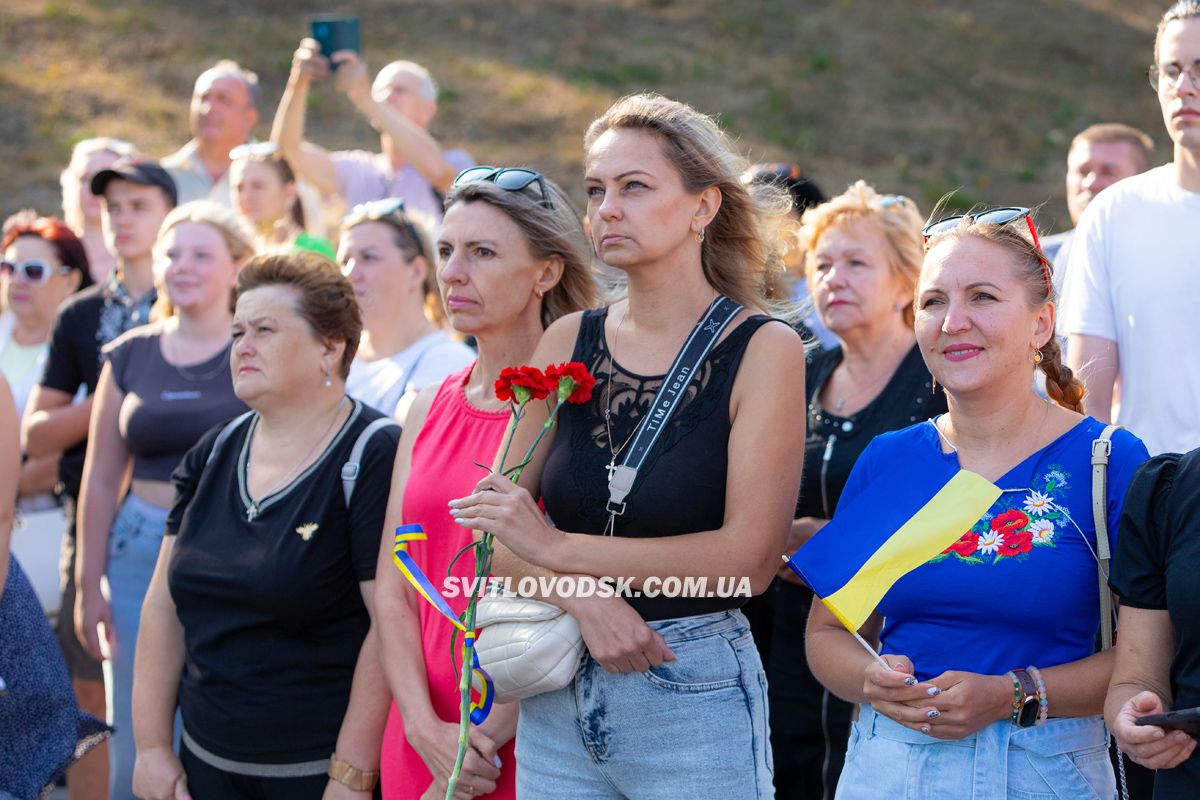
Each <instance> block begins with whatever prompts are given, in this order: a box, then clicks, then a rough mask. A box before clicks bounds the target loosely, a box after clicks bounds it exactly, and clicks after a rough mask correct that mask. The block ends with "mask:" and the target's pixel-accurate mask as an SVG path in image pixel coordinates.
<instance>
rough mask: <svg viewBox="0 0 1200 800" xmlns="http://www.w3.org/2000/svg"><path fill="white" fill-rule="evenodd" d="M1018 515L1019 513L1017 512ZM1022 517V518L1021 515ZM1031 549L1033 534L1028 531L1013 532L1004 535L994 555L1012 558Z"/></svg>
mask: <svg viewBox="0 0 1200 800" xmlns="http://www.w3.org/2000/svg"><path fill="white" fill-rule="evenodd" d="M1017 513H1020V512H1017ZM1022 516H1024V515H1023V514H1022ZM1032 549H1033V534H1032V533H1030V532H1029V531H1013V532H1012V533H1006V534H1004V542H1003V543H1002V544H1001V545H1000V547H999V548H997V550H996V554H997V555H1000V556H1004V557H1005V558H1012V557H1013V556H1018V555H1020V554H1021V553H1028V552H1029V551H1030V550H1032Z"/></svg>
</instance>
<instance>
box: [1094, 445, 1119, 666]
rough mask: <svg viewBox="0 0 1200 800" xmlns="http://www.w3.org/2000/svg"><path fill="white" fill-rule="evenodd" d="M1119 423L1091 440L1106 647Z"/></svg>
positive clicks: (1109, 630)
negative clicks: (1112, 473) (1113, 461)
mask: <svg viewBox="0 0 1200 800" xmlns="http://www.w3.org/2000/svg"><path fill="white" fill-rule="evenodd" d="M1117 427H1118V426H1116V425H1109V426H1107V427H1105V429H1104V430H1103V431H1102V432H1101V433H1100V436H1098V437H1097V438H1096V439H1095V441H1093V442H1092V519H1093V521H1094V522H1095V524H1096V568H1097V575H1098V579H1099V583H1100V642H1101V645H1102V647H1103V649H1104V650H1108V649H1109V648H1110V647H1112V641H1113V610H1112V591H1111V590H1110V589H1109V588H1108V562H1109V561H1110V560H1112V552H1111V549H1110V548H1109V546H1108V486H1107V482H1108V457H1109V455H1111V454H1112V436H1113V434H1114V433H1115V432H1116V430H1117Z"/></svg>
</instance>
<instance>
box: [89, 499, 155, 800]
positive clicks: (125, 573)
mask: <svg viewBox="0 0 1200 800" xmlns="http://www.w3.org/2000/svg"><path fill="white" fill-rule="evenodd" d="M166 521H167V509H165V508H159V507H158V506H155V505H151V504H150V503H147V502H146V501H145V500H140V499H138V498H137V497H134V496H133V495H129V496H128V497H126V498H125V502H124V503H122V504H121V508H120V510H119V511H117V518H116V519H114V520H113V524H112V529H111V530H110V531H109V534H108V572H107V575H108V591H109V603H110V604H111V605H112V615H113V627H114V628H116V637H115V638H116V641H115V645H114V647H113V651H112V653H111V655H110V657H109V658H108V659H106V660H105V661H104V691H105V693H106V695H107V701H108V724H109V725H112V726H113V729H114V733H113V737H112V739H111V740H110V741H109V743H108V758H109V770H110V774H109V786H110V792H111V794H110V797H111V800H133V762H134V757H135V755H136V751H135V748H134V744H133V710H132V707H131V702H132V697H133V654H134V650H135V649H136V647H137V634H138V624H139V623H140V622H141V616H142V600H143V599H144V598H145V597H146V589H148V588H149V587H150V576H151V575H153V574H154V565H155V564H156V563H157V562H158V551H159V549H161V547H162V537H163V530H164V526H165V524H166Z"/></svg>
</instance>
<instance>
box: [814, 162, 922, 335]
mask: <svg viewBox="0 0 1200 800" xmlns="http://www.w3.org/2000/svg"><path fill="white" fill-rule="evenodd" d="M801 219H802V222H803V226H802V227H801V228H800V245H801V247H802V248H803V249H804V251H805V257H804V260H805V277H806V279H807V280H808V283H809V288H810V289H811V288H812V279H813V274H814V273H815V272H816V268H817V260H816V249H817V245H818V244H819V243H820V241H821V237H822V236H824V235H825V234H826V233H827V232H828V231H829V230H830V229H832V228H836V227H838V226H841V225H846V224H849V223H853V222H860V221H861V222H865V223H867V224H868V225H871V226H872V227H874V228H875V230H877V231H879V233H880V234H882V235H883V241H884V243H885V245H886V249H885V256H886V258H887V265H888V267H889V269H891V272H892V275H894V276H895V277H896V279H897V280H898V281H900V283H901V285H902V286H904V287H905V288H906V289H907V290H908V294H914V293H915V291H916V288H917V279H918V277H919V276H920V274H921V261H922V260H923V259H924V257H925V250H924V246H923V241H922V238H921V228H922V226H923V223H922V221H921V214H920V212H919V211H918V210H917V206H916V204H915V203H913V201H912V200H909V199H908V198H907V197H902V196H901V195H880V194H879V193H878V192H876V191H875V189H874V187H872V186H870V185H869V184H867V183H865V182H863V181H856V182H854V183H853V184H851V185H850V187H849V188H848V189H846V191H844V192H843V193H841V194H839V195H838V196H837V197H835V198H833V199H832V200H830V201H829V202H827V203H822V204H821V205H819V206H817V207H816V208H810V209H809V210H808V211H805V212H804V216H803V217H802V218H801ZM914 316H915V313H914V309H913V307H912V305H911V304H909V305H908V306H906V307H905V309H904V322H905V324H907V325H908V327H910V328H911V327H912V326H913V319H914Z"/></svg>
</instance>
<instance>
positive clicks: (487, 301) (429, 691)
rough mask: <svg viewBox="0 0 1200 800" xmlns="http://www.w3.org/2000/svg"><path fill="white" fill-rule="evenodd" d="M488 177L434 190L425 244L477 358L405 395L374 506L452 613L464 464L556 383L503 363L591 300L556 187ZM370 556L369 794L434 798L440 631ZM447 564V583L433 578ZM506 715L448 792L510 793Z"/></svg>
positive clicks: (447, 768) (452, 729)
mask: <svg viewBox="0 0 1200 800" xmlns="http://www.w3.org/2000/svg"><path fill="white" fill-rule="evenodd" d="M480 174H482V175H483V176H484V177H483V178H482V179H477V180H468V178H470V177H472V175H480ZM528 174H529V175H537V173H534V172H532V171H529V172H528ZM494 177H495V175H494V174H492V175H491V178H490V179H489V177H488V173H487V172H486V171H484V172H482V173H480V172H474V173H464V175H462V176H460V179H459V180H458V181H456V182H455V184H454V186H453V187H452V189H451V191H450V194H449V195H448V196H447V198H446V216H445V221H444V223H443V225H442V228H441V232H440V234H439V237H438V241H437V256H438V268H437V279H438V283H439V288H440V289H441V294H442V297H443V298H444V301H445V304H446V311H447V316H448V317H449V320H450V324H451V325H452V326H453V327H454V329H455V330H456V331H458V332H459V333H463V334H466V335H469V336H473V337H475V340H476V342H477V343H478V346H479V358H478V359H477V360H476V361H475V362H474V363H473V364H472V365H470V366H468V367H467V368H466V369H463V370H462V371H460V372H458V373H456V374H454V375H451V376H450V377H448V378H446V380H445V381H443V382H442V383H441V385H440V386H433V387H429V388H427V389H425V390H424V391H423V392H421V394H419V395H418V396H417V399H416V400H415V402H414V403H413V406H412V410H411V411H410V412H409V415H408V417H407V420H406V422H405V425H404V433H403V435H402V436H401V439H400V447H399V450H398V451H397V456H396V467H395V471H394V473H393V481H392V491H391V496H390V499H389V501H388V512H387V514H388V515H387V520H388V523H387V530H392V529H394V528H395V527H397V526H398V525H402V524H407V523H411V522H417V523H420V524H422V525H423V526H424V529H425V532H426V534H427V536H428V539H427V540H425V541H416V542H413V543H412V544H411V545H410V548H409V553H410V554H411V555H412V557H413V559H414V560H415V561H416V562H417V563H418V564H419V565H420V567H421V568H422V570H423V571H424V572H425V574H426V575H429V576H430V578H431V579H432V580H433V581H434V585H435V586H436V587H437V588H438V589H439V590H443V596H444V597H445V598H446V601H447V602H448V603H449V604H450V606H451V608H452V609H453V610H454V612H455V613H456V614H458V613H461V612H462V611H463V609H464V608H466V604H467V593H468V591H469V583H470V581H471V580H472V579H473V578H474V576H475V571H474V570H475V564H474V560H473V559H472V558H471V557H470V554H467V555H466V556H464V557H463V558H460V559H459V560H458V561H457V562H455V563H454V566H453V568H452V569H451V568H450V562H451V560H452V559H453V558H454V556H455V554H456V553H458V552H459V551H460V550H461V549H462V548H463V547H466V546H467V545H469V544H470V543H471V533H470V531H465V530H463V529H462V528H460V527H458V526H457V525H455V524H454V523H453V521H452V520H451V519H450V517H449V516H448V515H447V514H446V504H447V502H448V501H450V500H451V499H453V498H455V497H461V496H462V495H463V494H466V493H468V492H470V490H471V488H472V487H473V486H474V485H475V484H476V483H477V482H478V481H479V477H480V475H481V474H482V470H480V469H479V468H478V467H477V466H475V465H476V464H488V463H490V462H491V461H492V459H493V458H494V457H495V455H496V451H497V450H498V449H499V446H500V443H501V441H502V440H503V437H504V433H505V431H506V430H507V428H508V424H509V420H510V418H511V414H510V407H509V403H510V402H511V401H512V400H513V399H514V395H519V394H521V393H524V392H527V393H529V395H530V396H532V397H535V398H544V397H546V396H547V394H549V392H550V391H552V390H553V388H554V386H556V385H557V383H558V381H557V378H556V377H555V378H554V381H553V384H552V385H551V384H548V383H547V376H545V375H543V374H542V373H541V372H540V371H539V370H537V369H533V368H531V367H511V366H510V365H513V364H524V363H527V362H528V361H529V360H530V356H532V355H533V351H534V348H535V347H536V346H537V343H538V340H539V339H540V338H541V336H542V332H543V330H544V329H545V327H546V326H547V325H548V324H550V323H551V322H553V321H554V320H555V319H557V318H558V317H560V316H562V315H563V314H565V313H567V312H571V311H577V310H579V309H583V308H590V307H591V306H592V305H594V304H595V302H596V299H597V294H598V292H597V284H596V281H595V278H594V273H593V270H592V267H591V260H592V259H591V253H590V249H589V247H588V242H587V237H586V235H585V234H584V232H583V226H582V224H581V222H580V220H579V217H578V216H576V214H575V212H574V211H573V210H572V208H571V205H570V202H569V201H568V200H567V197H566V195H564V194H563V193H562V191H561V190H560V189H559V188H558V187H557V186H555V185H554V184H553V183H552V182H550V181H549V180H547V179H544V178H542V177H541V176H537V179H536V181H534V180H532V179H531V181H530V182H529V183H528V184H526V185H525V186H523V187H521V188H519V189H508V188H504V187H503V186H501V185H500V184H498V183H497V182H495V180H494ZM505 185H506V186H507V185H512V184H507V183H506V184H505ZM535 363H545V362H535ZM551 377H554V376H551ZM534 405H540V404H534ZM379 558H380V561H379V569H378V571H377V573H376V581H377V585H376V590H375V592H376V594H375V598H376V599H375V602H376V604H377V608H378V609H379V619H380V620H381V623H380V625H381V628H380V642H381V650H382V653H383V664H384V669H385V671H386V673H387V677H388V683H389V684H390V686H391V689H392V694H393V696H394V697H395V704H394V705H393V707H392V711H391V714H390V716H389V718H388V726H387V730H386V732H385V734H384V745H383V755H382V760H381V772H382V775H381V778H382V788H383V796H384V797H385V798H387V800H392V799H393V798H414V799H415V798H439V800H440V798H443V797H445V793H446V782H447V779H448V778H449V777H450V773H451V770H452V769H453V766H454V761H455V756H456V754H457V751H458V719H459V693H458V677H457V675H456V674H455V666H454V658H453V657H452V654H451V652H450V640H451V638H450V637H451V633H452V630H453V629H452V627H451V625H450V623H449V622H448V621H447V620H446V619H445V618H444V617H442V616H441V615H440V614H439V613H438V612H437V611H436V610H434V608H433V607H432V606H431V605H430V604H428V603H426V602H424V601H423V600H421V599H420V598H419V597H418V596H417V595H416V593H415V592H414V591H413V590H412V589H411V587H410V586H409V585H408V583H407V581H406V580H405V578H404V576H403V575H402V574H401V573H400V571H399V570H397V569H396V568H395V567H394V566H393V565H392V537H390V536H385V537H384V541H383V546H382V548H381V550H380V554H379ZM448 570H450V571H449V575H450V578H451V579H452V581H453V586H454V588H453V589H446V588H445V587H444V586H443V585H442V584H441V582H442V580H443V578H445V577H446V576H447V571H448ZM458 581H463V582H462V583H460V582H458ZM449 585H450V584H447V586H449ZM516 711H517V708H516V706H514V705H496V706H494V707H493V709H492V712H491V715H490V716H489V718H488V720H487V722H486V723H485V724H483V725H481V726H478V727H477V726H472V727H471V730H470V750H469V752H468V755H467V758H466V760H465V762H464V764H463V769H462V774H461V777H460V779H459V782H458V789H457V792H456V794H455V796H456V797H496V798H512V797H514V796H515V788H514V786H515V772H516V759H515V758H514V756H513V737H514V735H515V734H516V722H517V721H516Z"/></svg>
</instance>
